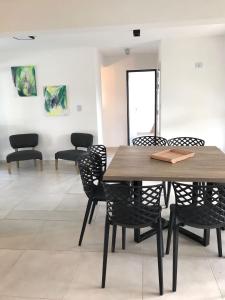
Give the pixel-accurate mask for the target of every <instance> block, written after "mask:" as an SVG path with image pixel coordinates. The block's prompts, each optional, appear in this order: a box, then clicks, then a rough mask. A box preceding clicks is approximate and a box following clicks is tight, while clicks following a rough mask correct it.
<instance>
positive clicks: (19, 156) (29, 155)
mask: <svg viewBox="0 0 225 300" xmlns="http://www.w3.org/2000/svg"><path fill="white" fill-rule="evenodd" d="M29 159H40V160H42V154H41V152H40V151H37V150H20V151H16V152H12V153H10V154H8V155H7V157H6V161H7V163H10V162H13V161H21V160H29Z"/></svg>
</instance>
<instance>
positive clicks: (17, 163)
mask: <svg viewBox="0 0 225 300" xmlns="http://www.w3.org/2000/svg"><path fill="white" fill-rule="evenodd" d="M16 166H17V169H19V167H20V163H19V161H16Z"/></svg>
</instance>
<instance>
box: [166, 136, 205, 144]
mask: <svg viewBox="0 0 225 300" xmlns="http://www.w3.org/2000/svg"><path fill="white" fill-rule="evenodd" d="M168 145H169V146H184V147H185V146H204V145H205V141H204V140H202V139H199V138H194V137H187V136H186V137H176V138H172V139H169V140H168Z"/></svg>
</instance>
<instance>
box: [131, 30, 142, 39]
mask: <svg viewBox="0 0 225 300" xmlns="http://www.w3.org/2000/svg"><path fill="white" fill-rule="evenodd" d="M140 35H141V30H140V29H134V30H133V36H134V37H138V36H140Z"/></svg>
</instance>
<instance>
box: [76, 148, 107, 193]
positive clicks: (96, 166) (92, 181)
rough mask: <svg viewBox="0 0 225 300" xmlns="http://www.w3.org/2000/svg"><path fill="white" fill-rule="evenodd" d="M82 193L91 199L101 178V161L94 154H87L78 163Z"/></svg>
mask: <svg viewBox="0 0 225 300" xmlns="http://www.w3.org/2000/svg"><path fill="white" fill-rule="evenodd" d="M78 166H79V170H80V176H81V180H82V184H83V188H84V191H85V193H86V195H87V197H88V198H92V197H93V196H94V195H95V193H96V190H97V189H98V188H99V185H100V184H101V179H102V177H103V171H102V160H101V157H100V156H99V155H98V154H96V153H87V154H85V155H83V156H82V157H81V159H80V160H79V162H78Z"/></svg>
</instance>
